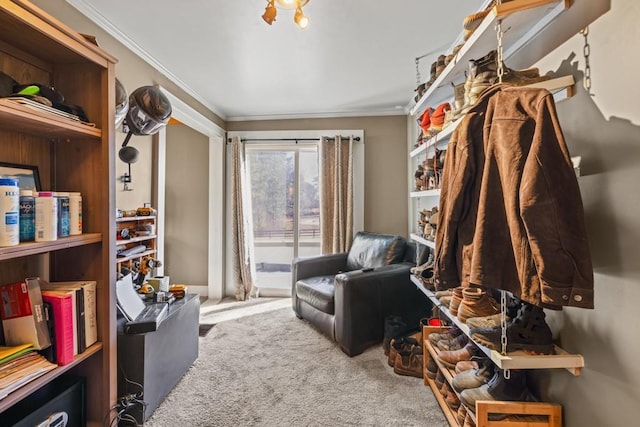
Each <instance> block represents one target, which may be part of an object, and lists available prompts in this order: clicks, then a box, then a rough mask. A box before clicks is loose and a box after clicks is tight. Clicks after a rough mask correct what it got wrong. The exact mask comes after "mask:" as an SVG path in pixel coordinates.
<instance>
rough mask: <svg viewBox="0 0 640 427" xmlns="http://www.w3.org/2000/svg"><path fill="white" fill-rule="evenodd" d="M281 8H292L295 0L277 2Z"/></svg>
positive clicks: (279, 0)
mask: <svg viewBox="0 0 640 427" xmlns="http://www.w3.org/2000/svg"><path fill="white" fill-rule="evenodd" d="M277 1H278V3H279V4H280V5H282V7H287V8H292V7H293V6H294V5H295V4H296V0H277Z"/></svg>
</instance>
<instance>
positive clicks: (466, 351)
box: [438, 341, 480, 369]
mask: <svg viewBox="0 0 640 427" xmlns="http://www.w3.org/2000/svg"><path fill="white" fill-rule="evenodd" d="M479 354H480V349H478V347H477V346H476V345H475V344H474V343H473V342H472V341H469V343H468V344H467V345H465V346H464V347H463V348H461V349H460V350H453V351H441V352H440V353H439V354H438V360H440V362H442V364H443V365H444V366H446V367H447V368H449V369H455V367H456V363H458V362H460V361H462V360H471V358H472V357H473V356H478V355H479Z"/></svg>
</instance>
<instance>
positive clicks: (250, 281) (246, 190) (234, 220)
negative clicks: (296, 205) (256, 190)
mask: <svg viewBox="0 0 640 427" xmlns="http://www.w3.org/2000/svg"><path fill="white" fill-rule="evenodd" d="M231 149H232V156H231V167H232V169H231V246H232V257H233V280H234V289H235V297H236V300H238V301H244V300H247V299H249V297H251V296H253V295H254V294H255V289H254V278H255V259H254V256H253V221H252V208H251V190H250V186H249V181H248V175H247V163H246V159H245V150H244V144H243V143H242V141H241V140H240V138H238V137H234V138H233V139H232V141H231Z"/></svg>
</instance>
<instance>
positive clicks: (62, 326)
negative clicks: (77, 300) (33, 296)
mask: <svg viewBox="0 0 640 427" xmlns="http://www.w3.org/2000/svg"><path fill="white" fill-rule="evenodd" d="M42 298H43V299H44V301H46V302H49V303H50V304H51V306H52V308H53V326H54V331H55V343H56V362H57V364H58V365H60V366H64V365H67V364H69V363H71V362H73V329H74V322H73V307H72V302H71V296H70V295H64V296H63V295H52V294H49V293H47V292H46V291H45V292H43V293H42Z"/></svg>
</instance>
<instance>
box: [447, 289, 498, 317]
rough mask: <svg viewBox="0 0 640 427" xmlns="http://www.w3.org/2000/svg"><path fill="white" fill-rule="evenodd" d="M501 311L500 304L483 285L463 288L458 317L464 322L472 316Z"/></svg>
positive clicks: (487, 314)
mask: <svg viewBox="0 0 640 427" xmlns="http://www.w3.org/2000/svg"><path fill="white" fill-rule="evenodd" d="M497 313H500V304H498V301H496V300H495V299H493V297H492V296H491V295H489V294H488V293H487V291H486V290H484V289H483V288H481V287H475V286H474V287H469V288H464V289H463V290H462V301H461V302H460V306H459V307H458V314H457V317H458V319H460V320H461V321H462V322H466V320H467V319H468V318H470V317H483V316H490V315H492V314H497Z"/></svg>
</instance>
